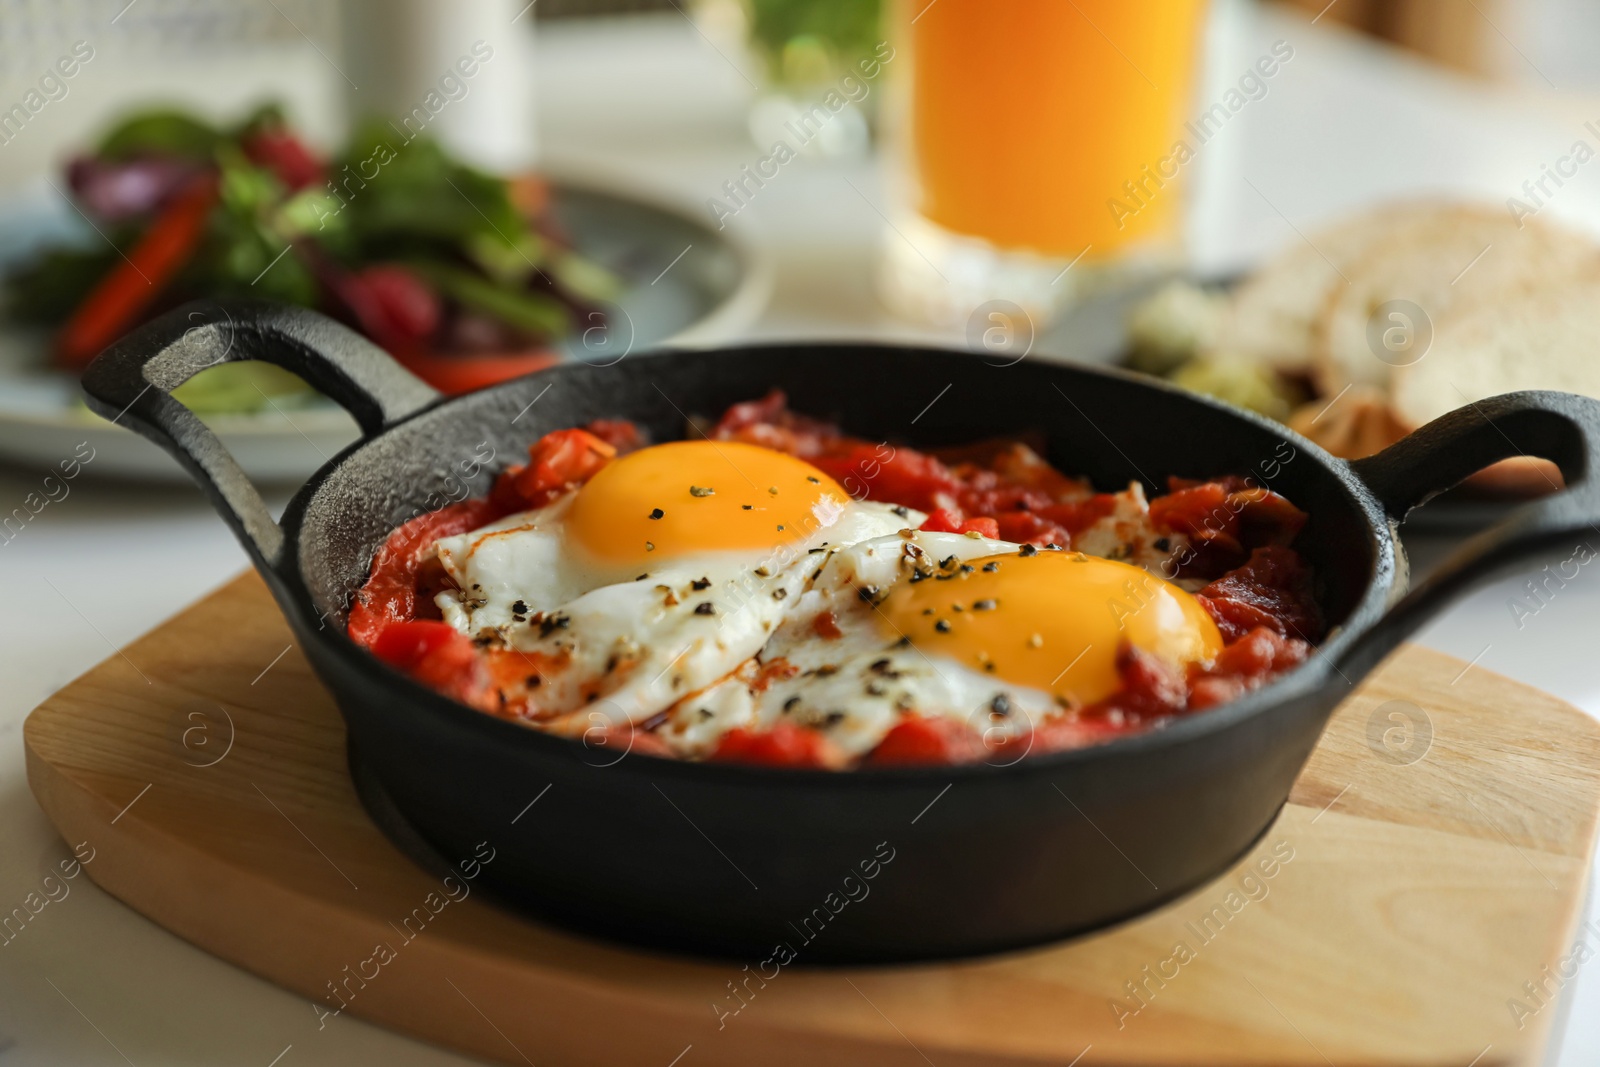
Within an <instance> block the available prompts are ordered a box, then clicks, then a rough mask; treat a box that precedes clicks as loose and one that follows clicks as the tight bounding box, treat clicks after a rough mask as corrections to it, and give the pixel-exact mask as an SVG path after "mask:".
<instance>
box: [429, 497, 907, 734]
mask: <svg viewBox="0 0 1600 1067" xmlns="http://www.w3.org/2000/svg"><path fill="white" fill-rule="evenodd" d="M571 499H572V498H571V497H570V496H569V497H566V498H563V499H562V500H559V501H556V502H555V503H553V504H551V505H549V506H548V507H545V508H542V509H538V510H535V511H528V512H522V513H519V514H517V515H512V516H508V517H507V518H505V519H502V520H500V521H499V522H496V523H493V524H491V525H489V526H485V527H483V528H482V529H479V530H475V531H472V532H471V533H466V534H461V535H458V536H455V537H447V538H443V539H441V540H440V541H438V542H437V544H436V552H437V555H438V558H439V561H440V563H441V564H442V565H443V566H444V568H445V570H446V572H447V573H449V575H450V577H451V578H452V579H453V580H454V582H455V583H456V585H457V586H458V588H456V589H452V590H446V591H444V592H442V593H440V594H439V595H438V597H437V598H436V599H437V603H438V605H439V608H440V611H441V612H442V614H443V617H444V619H445V621H447V622H449V623H450V624H451V625H452V626H454V627H455V628H456V629H457V630H459V631H460V632H462V633H464V634H467V635H468V636H470V637H473V638H474V639H477V640H479V641H482V642H484V643H489V644H496V645H499V646H501V647H505V648H510V649H513V650H517V651H521V652H524V653H528V654H530V663H533V662H535V661H536V660H537V661H538V662H541V663H543V664H546V665H548V664H549V663H550V662H557V663H559V664H560V668H559V669H558V670H555V671H549V670H548V669H542V670H540V671H539V672H538V673H539V674H540V675H541V680H540V683H539V687H538V690H537V706H538V709H539V710H538V714H537V715H536V716H535V717H536V718H537V719H539V720H540V724H541V725H542V726H544V727H545V728H546V729H550V730H553V731H554V732H557V733H566V734H571V735H578V734H581V733H583V732H584V731H586V730H588V729H591V728H592V727H594V726H595V725H597V724H609V725H621V724H622V723H624V722H632V723H639V724H642V723H646V722H648V720H650V719H651V718H652V717H653V716H656V715H657V714H659V713H660V712H662V711H663V710H665V709H667V708H669V707H671V706H673V705H674V704H676V703H678V702H680V701H682V700H683V699H684V698H685V697H687V696H689V695H691V694H696V693H698V692H699V691H701V690H704V689H706V688H708V687H711V686H713V685H715V684H716V683H718V682H720V681H722V680H724V679H725V678H727V677H728V676H729V675H731V674H732V673H733V672H735V671H736V670H738V669H739V668H740V666H741V665H742V664H746V663H747V662H749V661H751V660H753V659H754V657H755V656H756V654H757V653H758V652H760V651H761V649H762V647H763V646H764V645H765V644H766V643H767V640H768V639H769V637H770V635H771V634H772V633H773V632H774V631H775V630H776V629H778V628H779V626H780V625H781V624H782V622H783V620H784V619H785V618H786V617H787V616H788V615H789V614H790V613H791V612H793V611H794V610H795V609H796V607H797V606H798V605H799V604H800V602H801V601H802V599H803V596H804V594H805V592H806V590H807V589H808V588H809V587H810V585H811V583H812V581H813V580H814V579H815V578H816V577H817V572H818V571H819V569H820V568H821V567H822V565H823V561H824V560H825V559H826V558H827V557H828V554H829V553H830V552H831V551H832V550H833V549H834V548H836V547H838V546H840V545H849V544H855V543H858V542H861V541H864V540H868V539H872V538H876V537H881V536H883V535H884V534H889V533H892V532H893V531H895V530H899V529H901V528H904V527H907V526H916V525H918V524H919V523H920V522H921V521H922V519H923V516H922V515H921V514H920V513H918V512H914V511H909V510H908V509H905V508H896V507H894V506H892V505H888V504H879V503H873V502H870V501H851V502H849V503H847V504H845V505H844V507H843V508H842V509H841V510H840V512H839V514H838V515H837V517H836V518H835V520H834V521H833V522H832V523H830V524H829V525H827V526H825V527H823V528H821V529H819V530H818V531H817V532H816V533H815V534H813V535H811V536H810V537H809V538H807V539H805V540H799V541H795V542H791V543H789V544H787V545H784V546H781V547H779V548H777V549H769V550H763V551H757V552H748V553H746V552H716V553H705V554H699V555H693V556H679V557H675V558H670V559H667V558H664V559H662V560H660V561H658V562H646V563H641V564H631V565H617V564H614V563H609V562H605V561H600V560H597V559H596V558H595V557H594V556H593V555H591V554H590V553H589V552H587V551H586V550H585V548H584V546H583V545H581V544H578V543H575V541H574V539H573V538H571V537H569V536H568V533H567V530H566V527H565V524H564V522H563V518H564V516H565V514H566V511H567V509H568V508H569V507H570V504H571ZM535 653H537V654H538V656H537V657H535V656H533V654H535ZM719 702H724V703H728V704H730V705H733V707H732V709H731V710H729V711H727V712H725V713H724V714H723V715H719V718H724V717H726V716H732V717H734V718H738V717H739V716H738V714H737V706H738V705H739V704H740V701H739V700H738V699H737V696H736V691H731V692H730V695H726V696H722V697H719V698H718V699H717V701H713V703H718V706H719V707H720V706H721V704H720V703H719ZM725 728H726V727H725Z"/></svg>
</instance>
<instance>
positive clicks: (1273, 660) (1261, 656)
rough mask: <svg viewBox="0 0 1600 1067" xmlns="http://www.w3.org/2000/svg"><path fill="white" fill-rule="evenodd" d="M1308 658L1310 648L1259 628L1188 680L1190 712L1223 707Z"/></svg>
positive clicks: (1294, 640)
mask: <svg viewBox="0 0 1600 1067" xmlns="http://www.w3.org/2000/svg"><path fill="white" fill-rule="evenodd" d="M1310 654H1311V646H1310V645H1308V644H1307V643H1306V642H1304V641H1302V640H1300V639H1299V638H1297V637H1284V636H1283V635H1282V634H1280V633H1278V632H1277V631H1276V630H1273V629H1271V628H1269V627H1266V626H1258V627H1257V628H1256V629H1254V630H1251V631H1250V632H1249V633H1247V634H1245V635H1244V636H1243V637H1241V638H1240V639H1239V640H1237V641H1235V642H1234V643H1233V644H1231V645H1228V646H1227V647H1225V648H1224V649H1223V650H1222V651H1221V652H1220V653H1219V654H1218V655H1217V659H1216V662H1215V663H1213V664H1212V665H1211V666H1210V667H1209V668H1207V669H1205V670H1200V671H1195V672H1193V673H1192V676H1191V677H1190V679H1189V710H1190V711H1202V710H1204V709H1205V708H1212V707H1216V706H1217V705H1218V704H1225V703H1227V702H1228V701H1230V700H1233V699H1235V698H1237V697H1239V696H1242V695H1243V694H1245V693H1247V692H1249V691H1250V690H1252V689H1255V688H1256V687H1257V686H1260V685H1262V684H1263V683H1265V682H1267V681H1269V680H1270V679H1272V678H1273V677H1274V676H1276V675H1278V674H1281V673H1282V672H1284V671H1286V670H1289V669H1290V668H1292V667H1298V666H1299V665H1300V664H1302V663H1304V662H1305V661H1306V657H1307V656H1309V655H1310Z"/></svg>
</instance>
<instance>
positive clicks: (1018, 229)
mask: <svg viewBox="0 0 1600 1067" xmlns="http://www.w3.org/2000/svg"><path fill="white" fill-rule="evenodd" d="M1203 7H1204V0H933V2H932V3H928V0H905V4H904V6H903V7H902V11H903V12H904V14H903V16H902V21H901V26H902V27H903V28H905V29H906V30H907V31H908V32H909V40H910V42H911V53H912V65H911V74H910V78H911V84H910V94H909V95H910V124H911V145H910V148H911V153H912V157H911V159H912V165H913V169H914V172H915V178H916V184H917V193H918V198H919V199H918V202H917V207H918V210H919V212H920V213H921V214H922V215H923V216H924V217H925V218H927V219H929V220H930V221H932V222H934V223H937V224H938V225H940V226H942V227H944V228H945V229H947V230H951V231H954V232H955V233H958V234H967V235H971V236H975V237H981V238H985V239H987V240H989V241H991V242H993V243H994V244H996V245H998V246H1000V247H1002V248H1012V249H1023V250H1028V251H1032V252H1037V253H1041V254H1043V255H1046V256H1064V257H1074V256H1077V255H1078V254H1079V253H1080V252H1083V251H1084V249H1085V248H1092V254H1091V256H1090V258H1091V259H1099V258H1102V257H1105V256H1107V255H1108V254H1112V253H1116V252H1117V251H1119V250H1121V249H1124V248H1127V247H1131V246H1134V245H1138V244H1142V243H1152V242H1159V241H1161V240H1163V239H1167V238H1171V237H1173V236H1174V235H1175V231H1176V224H1177V218H1178V215H1177V213H1178V209H1179V203H1178V201H1179V197H1178V195H1177V189H1176V187H1175V186H1174V185H1173V179H1175V177H1176V171H1177V165H1176V163H1174V162H1172V161H1171V159H1170V156H1171V154H1172V150H1173V147H1174V143H1175V141H1176V140H1177V139H1178V133H1179V129H1180V125H1181V123H1182V121H1183V111H1184V108H1185V107H1186V106H1187V102H1188V98H1189V91H1190V88H1191V81H1192V79H1193V73H1194V72H1193V66H1194V58H1195V53H1196V51H1197V50H1198V41H1197V39H1196V34H1197V32H1198V28H1199V21H1200V15H1201V13H1202V9H1203ZM905 20H910V21H909V23H908V22H907V21H905ZM1163 161H1165V162H1163ZM1158 164H1159V165H1160V170H1161V171H1162V172H1165V173H1169V174H1171V176H1172V177H1169V178H1163V177H1162V176H1161V174H1160V173H1157V171H1158ZM1147 168H1148V169H1147ZM1151 174H1154V175H1155V178H1153V179H1152V178H1151V177H1149V175H1151ZM1125 183H1133V191H1132V194H1130V190H1129V189H1128V188H1127V187H1126V186H1125ZM1119 204H1120V205H1121V206H1120V207H1119V206H1118V205H1119Z"/></svg>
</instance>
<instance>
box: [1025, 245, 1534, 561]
mask: <svg viewBox="0 0 1600 1067" xmlns="http://www.w3.org/2000/svg"><path fill="white" fill-rule="evenodd" d="M1246 277H1248V273H1234V274H1228V275H1224V276H1209V277H1208V276H1195V275H1188V274H1183V273H1181V272H1173V273H1164V274H1161V275H1160V276H1158V277H1153V278H1148V279H1144V280H1142V281H1140V282H1139V283H1137V284H1135V285H1130V286H1128V287H1126V288H1124V289H1122V290H1120V291H1118V292H1116V293H1111V294H1106V295H1104V296H1101V297H1099V298H1096V299H1092V300H1089V301H1086V302H1085V303H1084V305H1082V306H1081V307H1080V308H1078V309H1075V310H1074V311H1073V312H1072V313H1071V314H1070V315H1069V316H1068V317H1067V318H1066V319H1065V320H1064V321H1063V322H1062V324H1061V327H1058V328H1056V329H1052V330H1051V331H1050V332H1048V333H1046V334H1045V335H1044V336H1043V337H1042V338H1041V339H1040V345H1041V347H1043V348H1046V349H1048V350H1049V351H1052V352H1053V351H1056V350H1058V349H1061V348H1063V343H1062V341H1061V340H1060V335H1063V334H1069V333H1077V334H1083V333H1088V334H1090V335H1092V336H1093V337H1094V338H1095V340H1094V343H1093V345H1092V350H1091V353H1090V355H1089V357H1088V359H1089V361H1090V362H1097V363H1098V362H1109V363H1112V364H1114V365H1115V366H1118V367H1122V368H1124V369H1132V368H1131V367H1129V360H1130V358H1131V354H1130V350H1129V343H1128V322H1127V320H1128V316H1129V315H1131V314H1132V313H1133V310H1134V309H1135V308H1137V307H1138V306H1139V304H1141V303H1142V302H1143V301H1144V300H1145V298H1147V297H1149V296H1151V295H1152V294H1154V293H1155V292H1156V291H1157V290H1159V289H1160V288H1161V287H1162V286H1164V285H1166V284H1167V283H1169V282H1174V281H1181V282H1187V283H1188V284H1190V285H1196V286H1199V287H1200V288H1202V289H1209V290H1216V291H1223V292H1226V291H1227V290H1229V289H1231V288H1233V287H1234V286H1236V285H1238V284H1239V283H1240V282H1242V281H1244V279H1245V278H1246ZM1080 319H1081V324H1080ZM1085 326H1087V329H1085ZM1078 347H1079V348H1082V342H1081V341H1079V342H1078ZM1072 357H1073V358H1082V354H1081V353H1080V352H1073V353H1072ZM1152 377H1155V378H1161V376H1160V375H1152ZM1163 380H1164V379H1163ZM1531 499H1536V498H1535V497H1528V496H1511V495H1506V496H1496V495H1495V494H1493V493H1490V492H1486V491H1484V490H1482V489H1478V488H1476V487H1474V486H1457V487H1456V488H1454V489H1451V490H1448V491H1446V492H1443V493H1440V494H1439V495H1438V496H1437V497H1435V498H1434V499H1432V500H1430V501H1428V503H1427V504H1425V505H1424V506H1422V507H1420V508H1417V509H1415V510H1414V511H1412V512H1411V514H1410V515H1409V516H1407V517H1406V521H1405V527H1404V530H1405V532H1407V533H1411V534H1424V535H1429V536H1437V537H1449V538H1452V539H1455V538H1463V537H1466V536H1469V535H1471V534H1474V533H1477V532H1478V531H1479V530H1482V529H1485V528H1487V527H1489V526H1492V525H1494V524H1495V523H1496V522H1499V521H1500V520H1501V519H1503V518H1505V517H1506V516H1507V515H1508V514H1510V513H1511V512H1512V511H1514V510H1515V509H1516V508H1517V506H1518V505H1520V504H1523V503H1526V502H1527V501H1528V500H1531Z"/></svg>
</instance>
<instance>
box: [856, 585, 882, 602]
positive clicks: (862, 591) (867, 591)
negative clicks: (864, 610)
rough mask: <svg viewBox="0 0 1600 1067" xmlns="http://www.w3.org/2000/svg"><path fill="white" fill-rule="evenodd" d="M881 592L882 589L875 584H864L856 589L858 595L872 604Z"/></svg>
mask: <svg viewBox="0 0 1600 1067" xmlns="http://www.w3.org/2000/svg"><path fill="white" fill-rule="evenodd" d="M879 592H880V590H879V589H878V587H877V586H875V585H864V586H862V587H861V588H859V589H857V590H856V596H858V597H860V598H861V599H862V600H865V601H866V602H867V603H868V604H871V603H872V602H873V601H874V600H875V599H877V596H878V593H879Z"/></svg>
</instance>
